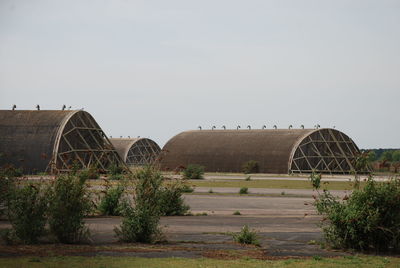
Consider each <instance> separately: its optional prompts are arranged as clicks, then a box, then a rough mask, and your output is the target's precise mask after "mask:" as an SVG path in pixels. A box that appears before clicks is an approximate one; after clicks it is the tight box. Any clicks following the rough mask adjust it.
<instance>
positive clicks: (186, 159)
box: [161, 128, 360, 174]
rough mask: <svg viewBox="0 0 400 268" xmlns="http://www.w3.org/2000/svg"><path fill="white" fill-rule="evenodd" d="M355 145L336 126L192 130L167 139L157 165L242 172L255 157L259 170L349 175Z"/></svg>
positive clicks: (356, 150) (356, 151) (357, 150)
mask: <svg viewBox="0 0 400 268" xmlns="http://www.w3.org/2000/svg"><path fill="white" fill-rule="evenodd" d="M359 152H360V151H359V149H358V147H357V145H356V144H355V143H354V142H353V140H352V139H351V138H349V137H348V136H347V135H346V134H344V133H343V132H340V131H338V130H336V129H330V128H323V129H270V130H267V129H260V130H194V131H185V132H182V133H180V134H178V135H176V136H175V137H173V138H171V139H170V140H169V141H168V142H167V143H166V145H165V146H164V148H163V150H162V154H161V168H162V169H163V170H176V169H178V168H182V167H186V166H187V165H189V164H198V165H202V166H204V167H205V170H206V171H208V172H241V170H242V166H243V164H244V163H246V162H247V161H250V160H253V161H257V162H258V165H259V172H261V173H273V174H291V173H310V172H312V171H313V170H315V171H316V172H320V173H329V174H348V173H350V172H352V171H353V170H354V169H355V159H356V156H357V154H358V153H359Z"/></svg>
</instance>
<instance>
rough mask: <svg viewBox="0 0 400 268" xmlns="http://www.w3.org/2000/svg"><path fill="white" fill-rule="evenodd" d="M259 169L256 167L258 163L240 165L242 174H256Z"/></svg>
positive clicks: (250, 162)
mask: <svg viewBox="0 0 400 268" xmlns="http://www.w3.org/2000/svg"><path fill="white" fill-rule="evenodd" d="M259 169H260V167H259V165H258V162H257V161H254V160H250V161H247V162H246V163H244V164H243V165H242V172H243V173H244V174H250V173H258V172H259Z"/></svg>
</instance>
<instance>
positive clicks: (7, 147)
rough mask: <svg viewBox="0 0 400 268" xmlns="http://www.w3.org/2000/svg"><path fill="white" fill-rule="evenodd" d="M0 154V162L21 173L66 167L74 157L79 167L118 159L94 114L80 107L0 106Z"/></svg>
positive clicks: (118, 160) (63, 168)
mask: <svg viewBox="0 0 400 268" xmlns="http://www.w3.org/2000/svg"><path fill="white" fill-rule="evenodd" d="M99 152H103V153H105V154H104V155H105V158H107V159H105V158H101V156H99ZM0 154H1V155H2V156H1V157H0V165H4V164H12V165H14V166H15V167H22V168H23V171H24V173H36V172H44V171H55V170H65V171H66V170H69V169H70V168H71V165H72V162H73V161H74V160H77V161H79V162H80V165H81V167H87V166H89V165H92V164H95V163H96V164H98V165H99V167H104V165H105V164H106V162H107V163H109V162H113V161H116V162H117V163H118V162H120V163H121V160H120V159H119V157H118V155H117V153H116V152H115V149H114V148H113V147H112V145H111V144H110V143H109V141H108V140H107V138H106V137H105V135H104V133H103V132H102V130H101V128H100V127H99V126H98V124H97V123H96V121H95V120H94V119H93V117H92V116H91V115H90V114H89V113H87V112H85V111H80V110H73V111H60V110H40V111H37V110H14V111H12V110H0Z"/></svg>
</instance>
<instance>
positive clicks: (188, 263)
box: [0, 256, 400, 268]
mask: <svg viewBox="0 0 400 268" xmlns="http://www.w3.org/2000/svg"><path fill="white" fill-rule="evenodd" d="M399 265H400V258H393V257H375V256H354V257H353V256H351V257H340V258H318V257H317V258H309V259H288V260H275V261H273V260H257V259H252V258H239V259H234V260H219V259H211V258H199V259H188V258H136V257H117V258H116V257H35V256H31V257H20V258H16V257H13V258H0V267H10V268H13V267H33V268H35V267H57V268H64V267H111V268H112V267H122V268H124V267H148V268H155V267H165V268H169V267H171V268H172V267H174V268H175V267H187V268H190V267H233V268H235V267H237V268H243V267H277V268H280V267H361V266H362V267H363V268H370V267H371V268H372V267H374V268H375V267H399Z"/></svg>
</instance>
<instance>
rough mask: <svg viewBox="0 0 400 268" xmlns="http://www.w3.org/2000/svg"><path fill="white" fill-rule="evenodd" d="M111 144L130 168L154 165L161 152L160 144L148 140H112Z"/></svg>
mask: <svg viewBox="0 0 400 268" xmlns="http://www.w3.org/2000/svg"><path fill="white" fill-rule="evenodd" d="M110 142H111V143H112V144H113V146H114V147H115V149H116V150H117V152H118V154H119V155H120V157H121V158H122V159H123V160H124V161H125V163H126V164H128V165H130V166H143V165H149V164H153V163H154V161H155V160H156V158H157V157H158V156H159V153H160V151H161V149H160V147H159V146H158V144H157V143H156V142H155V141H153V140H151V139H148V138H110Z"/></svg>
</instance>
